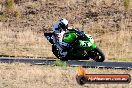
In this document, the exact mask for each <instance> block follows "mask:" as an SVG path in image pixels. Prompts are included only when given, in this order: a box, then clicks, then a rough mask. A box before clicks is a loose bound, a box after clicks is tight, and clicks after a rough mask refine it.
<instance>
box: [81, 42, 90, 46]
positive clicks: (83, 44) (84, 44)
mask: <svg viewBox="0 0 132 88" xmlns="http://www.w3.org/2000/svg"><path fill="white" fill-rule="evenodd" d="M80 43H81V45H82V46H83V47H90V46H91V45H92V44H91V43H90V42H88V41H80Z"/></svg>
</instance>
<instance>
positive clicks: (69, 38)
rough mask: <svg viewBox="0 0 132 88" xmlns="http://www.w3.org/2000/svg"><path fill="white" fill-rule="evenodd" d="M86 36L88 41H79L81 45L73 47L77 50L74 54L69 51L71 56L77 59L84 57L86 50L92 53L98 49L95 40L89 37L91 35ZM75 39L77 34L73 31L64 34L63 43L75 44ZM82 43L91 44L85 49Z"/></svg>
mask: <svg viewBox="0 0 132 88" xmlns="http://www.w3.org/2000/svg"><path fill="white" fill-rule="evenodd" d="M86 36H87V37H88V38H87V39H86V40H79V43H78V44H77V45H74V46H73V47H74V48H75V49H76V51H74V52H73V51H72V50H69V54H70V55H73V56H77V57H79V56H83V55H84V50H86V51H91V50H93V49H95V48H96V44H95V43H94V40H93V39H90V38H91V37H89V36H91V35H88V34H86ZM75 38H77V34H76V33H75V32H74V31H71V32H68V33H66V34H64V37H63V41H64V42H66V43H69V44H70V43H71V42H73V40H74V39H75ZM80 41H85V42H88V43H90V46H86V47H84V46H83V45H82V43H81V42H80Z"/></svg>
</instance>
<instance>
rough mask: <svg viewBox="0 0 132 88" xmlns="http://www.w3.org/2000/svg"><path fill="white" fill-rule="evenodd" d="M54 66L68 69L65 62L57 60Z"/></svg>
mask: <svg viewBox="0 0 132 88" xmlns="http://www.w3.org/2000/svg"><path fill="white" fill-rule="evenodd" d="M53 65H54V66H60V67H66V66H67V64H66V62H64V61H60V60H57V61H55V62H54V63H53Z"/></svg>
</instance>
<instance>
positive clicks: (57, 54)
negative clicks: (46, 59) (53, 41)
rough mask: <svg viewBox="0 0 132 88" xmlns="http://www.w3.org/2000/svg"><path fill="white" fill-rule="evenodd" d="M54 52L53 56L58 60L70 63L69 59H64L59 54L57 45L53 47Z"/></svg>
mask: <svg viewBox="0 0 132 88" xmlns="http://www.w3.org/2000/svg"><path fill="white" fill-rule="evenodd" d="M52 52H53V54H54V55H55V56H56V57H57V58H58V59H60V60H61V61H68V59H67V57H62V56H61V55H60V53H59V49H58V48H57V47H56V46H55V45H52Z"/></svg>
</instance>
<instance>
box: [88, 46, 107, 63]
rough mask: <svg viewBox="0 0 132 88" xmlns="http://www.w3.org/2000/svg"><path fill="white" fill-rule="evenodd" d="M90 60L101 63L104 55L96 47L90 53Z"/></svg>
mask: <svg viewBox="0 0 132 88" xmlns="http://www.w3.org/2000/svg"><path fill="white" fill-rule="evenodd" d="M91 58H92V59H93V60H94V61H96V62H103V61H104V60H105V55H104V53H103V52H102V51H101V50H100V49H99V48H98V47H96V48H95V49H94V50H93V51H92V57H91Z"/></svg>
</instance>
